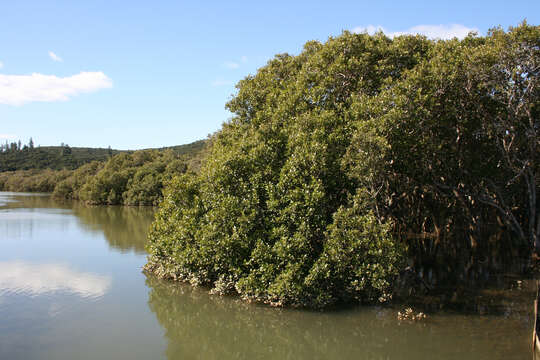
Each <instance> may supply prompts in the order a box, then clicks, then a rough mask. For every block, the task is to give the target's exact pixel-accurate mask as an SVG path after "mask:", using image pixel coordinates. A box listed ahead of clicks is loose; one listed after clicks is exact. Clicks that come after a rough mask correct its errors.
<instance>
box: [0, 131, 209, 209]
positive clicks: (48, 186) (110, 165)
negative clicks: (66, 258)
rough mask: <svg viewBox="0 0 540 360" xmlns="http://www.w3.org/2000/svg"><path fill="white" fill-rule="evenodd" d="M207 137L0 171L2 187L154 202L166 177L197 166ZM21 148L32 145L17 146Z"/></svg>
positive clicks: (90, 199)
mask: <svg viewBox="0 0 540 360" xmlns="http://www.w3.org/2000/svg"><path fill="white" fill-rule="evenodd" d="M205 143H206V141H204V140H201V141H197V142H194V143H191V144H186V145H179V146H175V147H171V148H163V149H160V150H140V151H135V152H131V151H130V152H121V153H118V154H117V155H113V156H108V157H107V161H92V162H89V163H86V164H84V165H82V166H80V167H78V168H77V169H76V170H65V169H64V170H51V169H43V170H39V169H32V170H18V171H6V172H0V190H3V191H29V192H32V191H38V192H53V195H54V196H55V197H56V198H61V199H76V200H82V201H83V202H85V203H87V204H92V205H120V204H123V205H157V203H158V202H159V201H160V200H161V198H162V188H163V185H164V183H165V182H167V181H169V180H170V179H171V178H172V177H173V176H175V175H180V174H182V173H184V172H185V171H186V170H187V169H188V168H189V169H190V170H191V171H196V170H197V169H198V168H199V166H200V165H199V164H200V161H201V160H200V159H201V157H202V156H203V150H204V145H205ZM14 148H16V147H14ZM98 150H99V149H98ZM17 151H18V150H17ZM25 151H30V150H28V149H27V150H20V152H25ZM85 161H86V160H85ZM18 165H20V166H22V165H23V163H19V164H18Z"/></svg>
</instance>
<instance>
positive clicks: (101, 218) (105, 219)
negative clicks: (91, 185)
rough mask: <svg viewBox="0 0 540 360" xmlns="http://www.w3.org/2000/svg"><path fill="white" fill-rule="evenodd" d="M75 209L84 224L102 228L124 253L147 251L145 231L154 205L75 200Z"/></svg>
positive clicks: (92, 227)
mask: <svg viewBox="0 0 540 360" xmlns="http://www.w3.org/2000/svg"><path fill="white" fill-rule="evenodd" d="M73 211H74V213H75V215H76V216H77V217H78V218H79V219H80V220H81V222H82V223H83V224H84V225H86V226H87V227H89V228H90V229H92V230H97V231H102V232H103V234H104V235H105V238H106V239H107V242H108V243H109V245H110V246H111V247H113V248H115V249H119V250H121V251H122V252H129V251H133V252H135V253H137V254H144V253H145V249H144V246H145V245H146V234H147V233H148V229H149V227H150V225H151V224H152V220H153V213H154V208H152V207H129V206H85V205H81V204H79V203H76V204H74V206H73Z"/></svg>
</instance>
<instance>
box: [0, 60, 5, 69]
mask: <svg viewBox="0 0 540 360" xmlns="http://www.w3.org/2000/svg"><path fill="white" fill-rule="evenodd" d="M3 67H4V63H3V62H1V61H0V69H1V68H3Z"/></svg>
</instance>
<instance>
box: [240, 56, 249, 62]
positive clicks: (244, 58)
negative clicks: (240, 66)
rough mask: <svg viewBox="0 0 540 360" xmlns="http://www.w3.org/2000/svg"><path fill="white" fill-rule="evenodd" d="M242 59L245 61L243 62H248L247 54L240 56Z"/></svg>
mask: <svg viewBox="0 0 540 360" xmlns="http://www.w3.org/2000/svg"><path fill="white" fill-rule="evenodd" d="M240 61H241V62H243V63H247V61H248V58H247V56H242V57H241V58H240Z"/></svg>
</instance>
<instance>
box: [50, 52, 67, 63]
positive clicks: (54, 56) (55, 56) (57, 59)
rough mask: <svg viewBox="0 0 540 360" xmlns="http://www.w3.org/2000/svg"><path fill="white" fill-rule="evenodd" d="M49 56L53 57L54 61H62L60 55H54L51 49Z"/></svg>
mask: <svg viewBox="0 0 540 360" xmlns="http://www.w3.org/2000/svg"><path fill="white" fill-rule="evenodd" d="M49 57H50V58H51V59H53V60H54V61H58V62H62V61H64V59H62V58H61V57H60V56H58V55H56V54H55V53H53V52H52V51H49Z"/></svg>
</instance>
